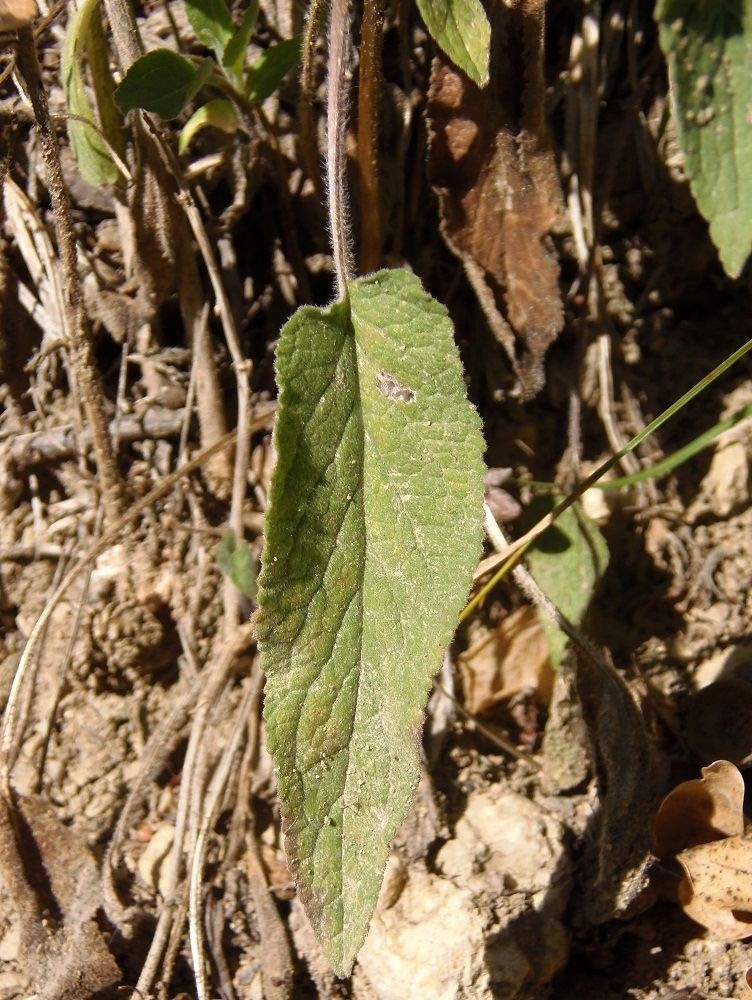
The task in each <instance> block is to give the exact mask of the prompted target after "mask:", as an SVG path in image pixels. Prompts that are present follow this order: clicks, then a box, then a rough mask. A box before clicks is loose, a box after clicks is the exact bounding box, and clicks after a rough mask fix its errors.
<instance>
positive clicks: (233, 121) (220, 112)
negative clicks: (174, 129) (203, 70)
mask: <svg viewBox="0 0 752 1000" xmlns="http://www.w3.org/2000/svg"><path fill="white" fill-rule="evenodd" d="M203 128H216V129H219V130H220V132H226V133H227V135H232V133H233V132H237V130H238V129H239V128H240V119H239V118H238V113H237V111H236V110H235V105H234V104H233V103H232V101H228V100H226V98H224V97H217V98H215V99H214V100H213V101H208V102H207V103H206V104H204V105H202V106H201V107H200V108H198V109H197V110H196V111H194V112H193V114H192V115H191V117H190V118H189V119H188V121H187V122H186V123H185V125H184V126H183V129H182V131H181V133H180V141H179V142H178V153H180V155H181V156H182V154H183V153H184V152H185V151H186V149H188V146H189V145H190V144H191V140H192V139H193V137H194V136H195V135H196V133H197V132H200V131H201V129H203Z"/></svg>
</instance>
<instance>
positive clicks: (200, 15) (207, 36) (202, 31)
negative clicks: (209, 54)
mask: <svg viewBox="0 0 752 1000" xmlns="http://www.w3.org/2000/svg"><path fill="white" fill-rule="evenodd" d="M184 3H185V13H186V16H187V17H188V21H189V23H190V25H191V27H192V28H193V30H194V31H195V32H196V38H198V40H199V41H200V42H201V43H202V44H203V45H205V46H206V47H207V49H211V50H212V51H213V52H214V55H215V56H216V57H217V62H221V61H222V56H223V55H224V51H225V47H226V45H227V43H228V42H229V41H230V39H231V38H232V35H233V28H232V15H231V14H230V11H229V8H228V7H227V4H226V3H225V2H224V0H184Z"/></svg>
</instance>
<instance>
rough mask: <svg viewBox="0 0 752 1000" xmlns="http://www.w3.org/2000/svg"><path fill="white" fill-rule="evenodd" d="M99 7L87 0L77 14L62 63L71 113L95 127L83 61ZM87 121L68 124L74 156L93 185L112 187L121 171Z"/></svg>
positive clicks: (69, 29) (66, 34) (71, 26)
mask: <svg viewBox="0 0 752 1000" xmlns="http://www.w3.org/2000/svg"><path fill="white" fill-rule="evenodd" d="M98 6H99V0H85V2H84V3H83V4H82V5H81V7H80V8H79V9H78V10H77V11H76V13H75V14H74V16H73V18H72V19H71V21H70V23H69V25H68V29H67V31H66V33H65V43H64V45H63V51H62V55H61V59H60V70H61V76H62V81H63V92H64V93H65V103H66V104H67V106H68V111H69V112H70V114H72V115H76V116H77V117H78V118H79V119H80V118H84V119H86V121H90V122H92V123H96V118H95V116H94V110H93V108H92V106H91V102H90V101H89V98H88V96H87V93H86V87H85V85H84V76H83V67H82V59H83V54H84V52H85V51H86V48H87V47H88V46H89V45H91V44H93V43H94V39H93V38H92V35H91V32H90V25H91V19H92V17H94V15H95V14H96V13H97V8H98ZM86 121H78V120H74V119H69V121H68V137H69V139H70V144H71V150H72V152H73V155H74V157H75V158H76V162H77V163H78V165H79V167H80V169H81V173H82V174H83V176H84V177H85V178H86V180H87V181H88V182H89V183H90V184H95V185H101V184H113V183H114V182H115V181H117V179H118V177H119V176H120V171H119V170H118V168H117V167H116V166H115V163H114V161H113V159H112V156H111V155H110V151H109V149H108V148H107V143H106V142H105V141H104V139H103V137H102V135H101V134H100V131H99V130H98V129H96V128H95V127H93V125H87V124H86Z"/></svg>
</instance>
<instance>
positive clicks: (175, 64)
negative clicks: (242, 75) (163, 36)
mask: <svg viewBox="0 0 752 1000" xmlns="http://www.w3.org/2000/svg"><path fill="white" fill-rule="evenodd" d="M211 72H212V63H211V61H210V60H209V59H202V60H201V61H200V62H199V63H198V65H195V64H194V63H192V62H191V61H190V59H186V58H185V56H181V55H178V53H177V52H173V51H172V50H171V49H154V50H153V51H152V52H147V53H146V55H145V56H141V58H140V59H137V60H136V61H135V62H134V63H133V65H132V66H131V68H130V69H129V70H128V72H127V73H126V74H125V76H124V77H123V82H122V83H121V84H120V86H119V87H118V88H117V90H116V91H115V101H116V103H117V105H118V107H119V108H120V110H121V111H122V112H123V114H126V113H127V112H128V111H133V110H134V109H135V108H142V109H143V110H144V111H150V112H152V113H153V114H155V115H159V116H160V118H177V116H178V115H179V114H180V112H181V111H182V110H183V106H184V105H185V104H186V102H187V101H190V99H191V98H192V97H193V96H195V94H196V93H198V91H199V90H200V89H201V87H202V86H203V85H204V83H206V80H207V79H208V77H209V75H210V74H211Z"/></svg>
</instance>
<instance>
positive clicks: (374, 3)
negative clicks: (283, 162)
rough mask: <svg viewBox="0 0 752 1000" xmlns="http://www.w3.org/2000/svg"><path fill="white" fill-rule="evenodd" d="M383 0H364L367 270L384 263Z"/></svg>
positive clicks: (362, 151) (363, 253)
mask: <svg viewBox="0 0 752 1000" xmlns="http://www.w3.org/2000/svg"><path fill="white" fill-rule="evenodd" d="M383 23H384V11H383V8H382V5H381V0H363V24H362V26H361V29H360V80H359V87H358V176H359V178H360V266H361V270H362V271H363V273H364V274H367V273H368V272H369V271H375V270H376V268H377V267H378V266H379V264H380V263H381V204H380V198H379V151H378V134H379V83H380V72H379V71H380V68H381V66H380V63H381V45H382V41H383V33H382V25H383Z"/></svg>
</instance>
